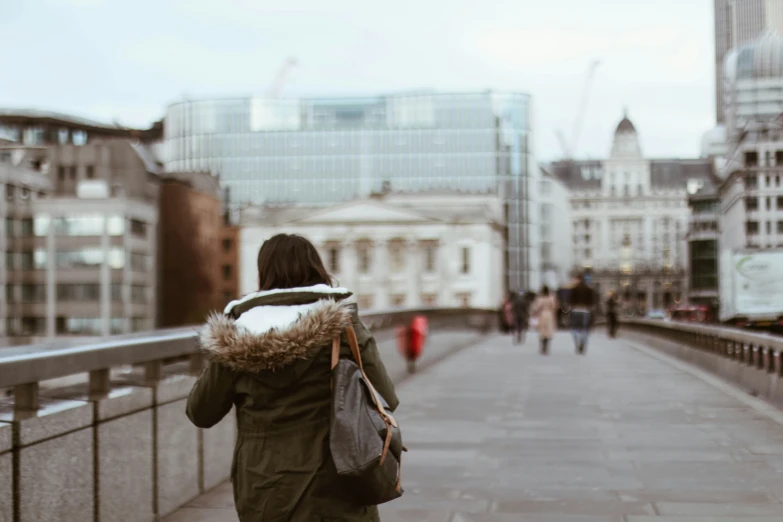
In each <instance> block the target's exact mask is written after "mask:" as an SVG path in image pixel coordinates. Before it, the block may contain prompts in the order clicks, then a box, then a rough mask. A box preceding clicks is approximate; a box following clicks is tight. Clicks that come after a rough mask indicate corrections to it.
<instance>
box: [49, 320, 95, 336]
mask: <svg viewBox="0 0 783 522" xmlns="http://www.w3.org/2000/svg"><path fill="white" fill-rule="evenodd" d="M101 324H102V322H101V319H100V318H99V317H58V318H57V320H56V325H57V333H58V334H71V335H100V334H101Z"/></svg>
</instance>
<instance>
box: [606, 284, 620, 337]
mask: <svg viewBox="0 0 783 522" xmlns="http://www.w3.org/2000/svg"><path fill="white" fill-rule="evenodd" d="M618 307H619V303H618V301H617V294H615V293H614V292H609V298H608V299H607V300H606V324H607V327H608V329H609V337H611V338H612V339H614V338H615V337H617V326H618V317H617V308H618Z"/></svg>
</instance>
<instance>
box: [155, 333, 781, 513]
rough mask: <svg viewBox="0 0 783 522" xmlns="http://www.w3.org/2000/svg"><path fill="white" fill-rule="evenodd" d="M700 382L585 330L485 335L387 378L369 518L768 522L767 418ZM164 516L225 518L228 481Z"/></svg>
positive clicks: (774, 453) (771, 476) (773, 478)
mask: <svg viewBox="0 0 783 522" xmlns="http://www.w3.org/2000/svg"><path fill="white" fill-rule="evenodd" d="M710 382H713V381H710ZM710 382H708V381H705V380H702V379H700V378H697V377H696V376H694V374H693V373H692V372H691V371H688V370H687V368H684V367H683V365H682V364H677V363H673V362H670V361H669V360H667V359H666V358H663V357H662V356H659V355H655V353H652V354H651V353H649V352H648V351H647V350H639V349H637V348H635V347H633V346H632V345H631V344H629V343H627V342H626V341H624V340H623V339H618V340H610V339H607V338H606V337H605V336H604V335H603V334H602V333H600V332H596V334H595V335H593V338H592V340H591V343H590V346H589V347H588V351H587V355H586V356H584V357H581V356H577V355H576V354H575V352H574V349H573V345H572V342H571V339H570V338H569V337H568V336H567V335H566V334H564V333H560V334H558V335H557V337H556V338H555V340H554V343H553V346H552V347H551V355H550V356H548V357H542V356H540V355H538V351H537V339H536V336H535V334H532V335H529V336H528V340H527V343H526V344H525V345H523V346H516V345H513V344H512V342H511V338H510V337H509V336H501V335H495V336H490V337H486V338H484V339H483V340H482V341H481V342H480V343H479V344H478V345H476V346H473V347H470V348H467V349H465V350H462V351H459V352H457V353H456V354H454V355H451V356H450V357H448V358H446V359H444V360H443V361H441V362H440V363H438V364H437V365H434V366H431V367H430V368H428V369H427V370H426V371H422V372H421V373H419V374H417V375H415V376H414V377H412V378H409V379H407V380H406V381H405V382H404V383H403V384H402V385H400V386H399V389H398V391H399V395H400V398H401V400H402V404H401V407H400V409H399V411H398V414H397V419H398V420H399V421H400V424H401V426H402V429H403V436H404V440H405V443H406V445H407V446H408V448H409V449H410V452H409V453H408V454H406V455H405V458H404V461H403V485H404V487H405V490H406V492H405V495H404V496H403V498H402V499H400V500H398V501H395V502H392V503H389V504H387V505H384V506H382V507H381V515H382V520H383V522H400V521H405V522H408V521H410V522H421V521H431V522H516V521H527V522H780V521H783V426H782V425H781V424H779V423H778V422H777V421H775V420H774V419H773V418H771V417H769V416H767V415H765V414H763V411H764V410H763V409H762V408H760V407H759V408H756V407H754V406H755V405H756V403H754V402H753V401H755V399H752V398H747V399H746V398H744V397H742V396H740V395H738V394H737V392H736V389H734V388H731V387H729V386H728V385H726V386H724V385H720V384H714V382H713V383H712V384H710ZM165 520H166V522H179V521H186V520H187V521H189V522H198V521H202V520H209V521H215V522H219V521H220V522H222V521H236V515H234V512H233V502H232V496H231V489H230V486H229V485H225V486H222V487H220V488H218V489H216V490H214V491H212V492H210V493H208V494H207V495H204V496H203V497H201V498H199V499H197V500H196V501H194V502H193V503H192V504H191V505H189V506H188V507H187V508H186V509H183V510H180V512H178V513H176V514H175V515H173V516H171V517H169V518H167V519H165Z"/></svg>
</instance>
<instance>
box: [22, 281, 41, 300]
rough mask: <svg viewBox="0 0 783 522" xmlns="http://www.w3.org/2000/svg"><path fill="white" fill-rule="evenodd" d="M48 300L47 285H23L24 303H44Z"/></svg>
mask: <svg viewBox="0 0 783 522" xmlns="http://www.w3.org/2000/svg"><path fill="white" fill-rule="evenodd" d="M45 301H46V285H29V284H26V285H22V302H23V303H43V302H45Z"/></svg>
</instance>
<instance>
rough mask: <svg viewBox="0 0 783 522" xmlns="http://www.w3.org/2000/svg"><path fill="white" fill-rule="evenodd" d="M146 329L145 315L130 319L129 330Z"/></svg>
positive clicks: (141, 330) (138, 330)
mask: <svg viewBox="0 0 783 522" xmlns="http://www.w3.org/2000/svg"><path fill="white" fill-rule="evenodd" d="M146 329H147V318H146V317H134V318H132V319H131V331H132V332H143V331H144V330H146Z"/></svg>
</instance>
